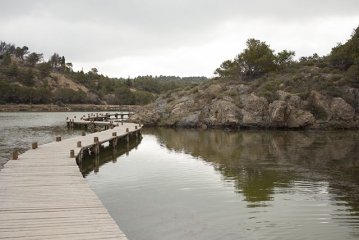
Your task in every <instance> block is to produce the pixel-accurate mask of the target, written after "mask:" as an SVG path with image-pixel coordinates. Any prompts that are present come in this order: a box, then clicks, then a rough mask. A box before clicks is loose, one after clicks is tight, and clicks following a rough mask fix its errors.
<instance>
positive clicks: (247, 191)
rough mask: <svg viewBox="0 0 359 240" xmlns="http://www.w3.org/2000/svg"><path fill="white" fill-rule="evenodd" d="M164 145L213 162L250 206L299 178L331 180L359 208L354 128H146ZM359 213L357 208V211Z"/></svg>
mask: <svg viewBox="0 0 359 240" xmlns="http://www.w3.org/2000/svg"><path fill="white" fill-rule="evenodd" d="M146 133H148V134H153V135H156V136H157V139H158V142H159V143H160V144H161V145H164V146H166V147H167V148H168V149H170V150H173V151H177V152H184V153H188V154H191V155H192V156H195V157H200V158H202V159H203V160H205V161H207V162H210V163H212V164H213V166H214V168H215V169H216V170H217V171H219V172H220V173H221V174H222V175H223V181H227V182H233V185H234V187H235V189H236V192H237V193H240V194H243V195H244V196H245V201H247V202H248V203H249V204H248V206H249V207H255V206H266V205H267V204H269V201H271V200H272V198H273V194H274V193H275V188H276V187H277V186H278V184H279V183H280V186H281V187H282V188H283V187H287V188H290V187H293V186H292V183H293V182H294V181H296V180H297V179H298V178H300V179H302V180H308V181H322V182H329V187H328V189H329V191H333V192H335V193H336V195H337V196H340V197H341V198H342V199H341V200H346V201H349V202H351V204H352V206H353V208H355V209H358V208H357V204H356V203H357V202H358V200H359V198H358V196H359V195H358V191H356V190H355V189H356V188H357V186H358V185H359V175H358V172H359V141H358V140H359V132H357V131H346V132H342V131H328V132H315V131H312V132H311V131H239V132H224V131H221V130H211V131H198V130H193V129H162V128H151V129H146ZM344 189H345V190H344ZM355 214H357V213H355Z"/></svg>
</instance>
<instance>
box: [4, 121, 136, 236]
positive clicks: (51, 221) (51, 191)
mask: <svg viewBox="0 0 359 240" xmlns="http://www.w3.org/2000/svg"><path fill="white" fill-rule="evenodd" d="M139 134H141V127H140V126H139V125H138V124H134V123H123V125H119V126H117V127H114V128H113V129H109V130H107V131H102V132H96V133H92V134H87V135H86V136H78V137H74V138H70V139H66V140H62V141H61V140H60V139H59V138H57V141H56V142H52V143H48V144H44V145H41V146H37V144H33V146H32V147H33V148H34V149H31V150H28V151H26V152H25V153H23V154H21V155H19V156H18V159H17V160H10V161H8V162H7V163H6V164H5V166H4V169H2V170H1V171H0V239H27V240H35V239H127V238H126V236H125V234H124V233H123V232H122V231H121V229H120V228H119V227H118V226H117V224H116V223H115V221H114V220H113V219H112V218H111V216H110V215H109V213H108V211H107V210H106V208H105V207H104V206H103V205H102V203H101V201H100V200H99V199H98V197H97V196H96V195H95V193H94V192H93V191H92V190H91V189H90V188H89V186H88V185H87V183H86V180H85V179H84V178H83V177H82V174H81V173H80V171H79V168H78V166H77V164H76V161H77V162H81V160H82V153H83V151H84V150H87V149H91V151H92V152H94V153H95V154H98V153H99V152H98V151H100V147H99V145H100V144H101V143H104V142H110V145H112V146H116V144H117V139H118V138H125V139H127V140H128V139H129V137H130V135H132V136H135V137H138V136H139ZM83 135H84V134H83ZM75 158H76V161H75Z"/></svg>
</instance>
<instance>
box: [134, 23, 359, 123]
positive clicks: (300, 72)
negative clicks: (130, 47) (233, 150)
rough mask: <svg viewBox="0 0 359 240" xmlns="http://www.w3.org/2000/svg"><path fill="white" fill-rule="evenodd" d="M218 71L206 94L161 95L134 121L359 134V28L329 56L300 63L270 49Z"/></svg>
mask: <svg viewBox="0 0 359 240" xmlns="http://www.w3.org/2000/svg"><path fill="white" fill-rule="evenodd" d="M247 46H248V47H247V49H245V50H244V51H243V52H242V53H240V54H238V55H237V56H236V58H235V59H234V60H226V61H224V62H223V63H222V65H221V66H220V68H218V69H216V71H215V74H217V77H216V78H213V79H212V80H211V81H208V82H204V83H202V84H200V85H199V86H195V87H186V88H184V89H177V90H174V91H169V92H167V93H166V94H162V95H161V97H159V98H158V99H156V101H155V103H154V104H152V105H148V106H147V107H146V109H144V110H143V111H141V113H139V114H138V115H135V116H133V117H132V120H133V121H140V122H143V123H144V124H147V125H152V126H167V127H201V128H208V127H209V128H359V115H358V114H359V88H358V86H359V28H357V29H356V30H354V32H353V34H352V36H351V39H349V40H348V42H347V43H345V44H338V46H336V47H334V48H333V49H332V52H331V53H330V54H328V55H327V56H323V57H319V56H318V55H317V54H313V56H309V57H301V58H300V59H299V61H294V60H293V58H292V57H293V56H294V54H295V53H294V52H293V51H287V50H284V51H282V52H280V53H278V54H277V55H275V54H274V53H273V52H274V51H272V50H271V49H270V48H269V46H268V45H267V44H266V43H265V42H260V41H259V40H255V39H249V40H248V41H247Z"/></svg>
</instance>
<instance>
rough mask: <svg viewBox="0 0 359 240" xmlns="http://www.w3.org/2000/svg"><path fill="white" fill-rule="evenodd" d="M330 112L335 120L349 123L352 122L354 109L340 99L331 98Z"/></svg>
mask: <svg viewBox="0 0 359 240" xmlns="http://www.w3.org/2000/svg"><path fill="white" fill-rule="evenodd" d="M330 111H331V113H332V116H333V118H334V119H335V120H343V121H345V122H350V121H353V120H354V117H355V109H354V108H353V107H351V106H350V105H349V104H348V103H347V102H345V101H344V100H343V99H342V98H338V97H336V98H333V99H332V101H331V104H330Z"/></svg>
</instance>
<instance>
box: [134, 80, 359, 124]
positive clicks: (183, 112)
mask: <svg viewBox="0 0 359 240" xmlns="http://www.w3.org/2000/svg"><path fill="white" fill-rule="evenodd" d="M193 92H194V91H188V92H185V91H181V92H179V93H176V94H172V95H171V101H170V102H167V100H166V99H164V98H161V97H160V98H158V99H157V100H156V101H155V103H154V105H153V108H152V109H149V110H147V111H141V114H142V115H141V117H136V116H133V118H132V119H136V120H137V121H141V122H143V123H144V124H145V125H154V126H168V127H201V128H204V129H206V128H219V127H229V128H239V127H249V128H293V129H295V128H332V127H340V128H353V127H356V128H359V117H358V115H356V110H355V108H353V107H352V106H351V105H349V104H348V103H347V102H346V101H345V100H344V99H343V98H339V97H334V98H333V97H329V96H325V95H323V94H321V93H319V92H316V91H312V92H311V93H310V94H309V97H308V98H307V99H306V100H303V99H302V98H301V96H300V95H299V94H291V93H288V92H285V91H281V90H279V91H277V92H276V100H274V101H272V102H270V103H269V102H268V100H267V99H266V98H265V97H261V96H258V95H256V94H255V93H253V92H250V88H249V87H248V86H246V85H243V84H239V85H229V86H227V87H225V86H222V85H221V84H214V85H211V86H209V87H208V88H206V87H204V86H202V88H198V93H196V94H193ZM186 93H189V94H186ZM348 94H351V96H352V98H353V99H356V94H357V91H355V90H353V89H350V90H348ZM358 94H359V91H358Z"/></svg>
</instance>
